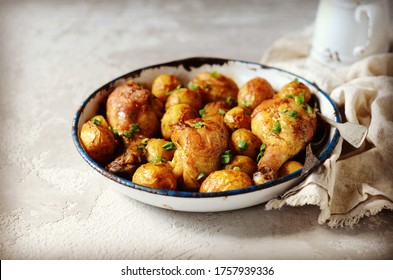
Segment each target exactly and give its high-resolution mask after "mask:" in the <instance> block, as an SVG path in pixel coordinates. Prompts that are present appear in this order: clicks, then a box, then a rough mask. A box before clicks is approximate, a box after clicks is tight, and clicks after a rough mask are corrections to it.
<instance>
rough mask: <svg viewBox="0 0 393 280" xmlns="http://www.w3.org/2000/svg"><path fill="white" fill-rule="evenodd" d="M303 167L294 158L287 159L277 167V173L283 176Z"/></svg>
mask: <svg viewBox="0 0 393 280" xmlns="http://www.w3.org/2000/svg"><path fill="white" fill-rule="evenodd" d="M301 168H303V165H302V164H301V163H300V162H298V161H295V160H289V161H287V162H285V163H284V164H283V165H282V166H281V167H280V169H279V171H278V175H279V177H283V176H286V175H289V174H291V173H293V172H295V171H297V170H299V169H301Z"/></svg>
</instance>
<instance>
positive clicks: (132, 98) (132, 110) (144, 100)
mask: <svg viewBox="0 0 393 280" xmlns="http://www.w3.org/2000/svg"><path fill="white" fill-rule="evenodd" d="M158 108H160V106H159V104H158V100H156V99H155V98H154V96H153V95H152V94H151V92H150V91H149V90H147V89H145V88H143V87H142V86H140V85H138V84H136V83H135V82H134V81H128V82H127V83H124V84H122V85H119V86H117V87H116V88H115V89H114V90H113V91H112V93H110V95H109V97H108V100H107V102H106V116H107V119H108V123H109V125H110V126H111V127H112V128H113V129H115V130H117V131H118V133H119V135H120V136H123V137H125V138H133V137H134V136H135V135H144V136H145V137H149V138H150V137H154V136H155V135H156V134H157V133H158V132H159V129H160V118H161V116H162V111H160V110H158Z"/></svg>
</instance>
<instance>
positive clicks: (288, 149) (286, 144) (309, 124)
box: [251, 98, 317, 184]
mask: <svg viewBox="0 0 393 280" xmlns="http://www.w3.org/2000/svg"><path fill="white" fill-rule="evenodd" d="M251 118H252V119H251V130H252V132H253V133H254V134H255V135H257V136H258V137H259V138H260V139H261V140H262V143H264V144H266V149H265V151H264V155H263V156H262V157H261V159H260V160H259V162H258V171H257V172H256V173H254V176H253V180H254V183H255V184H263V183H265V182H267V181H270V180H274V179H276V178H277V177H278V174H277V173H278V170H279V169H280V167H281V165H283V164H284V163H285V162H286V161H287V160H288V159H290V158H292V157H293V156H295V155H296V154H298V153H299V152H300V151H301V150H302V149H303V148H304V147H305V146H306V145H307V144H308V143H309V142H310V141H311V139H312V138H313V136H314V133H315V131H316V124H317V122H316V120H317V118H316V114H315V112H314V111H313V110H312V109H311V107H309V106H308V105H307V104H303V100H299V98H296V100H295V99H294V98H274V99H268V100H265V101H263V102H262V103H261V104H260V105H259V106H258V107H256V108H255V110H254V111H253V113H252V116H251Z"/></svg>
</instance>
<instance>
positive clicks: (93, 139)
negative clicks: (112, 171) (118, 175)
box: [80, 115, 117, 164]
mask: <svg viewBox="0 0 393 280" xmlns="http://www.w3.org/2000/svg"><path fill="white" fill-rule="evenodd" d="M80 140H81V143H82V145H83V148H84V149H85V151H86V153H87V154H88V155H89V156H90V157H91V158H92V159H93V160H95V161H96V162H98V163H99V164H105V163H108V162H109V161H110V160H111V159H112V157H113V156H114V152H115V149H116V145H117V141H116V139H115V137H114V135H113V132H112V131H111V130H110V129H109V127H108V123H107V122H106V120H105V119H104V117H103V116H100V115H98V116H95V117H93V118H92V119H91V120H89V121H87V122H86V123H84V124H83V125H82V129H81V132H80Z"/></svg>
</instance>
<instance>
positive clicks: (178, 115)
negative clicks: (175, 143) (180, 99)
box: [161, 104, 199, 140]
mask: <svg viewBox="0 0 393 280" xmlns="http://www.w3.org/2000/svg"><path fill="white" fill-rule="evenodd" d="M197 117H199V115H198V112H197V111H196V110H195V109H194V108H192V107H191V106H190V105H188V104H177V105H174V106H171V107H169V108H168V110H167V111H166V112H165V114H164V116H163V117H162V119H161V133H162V136H163V137H164V138H165V139H166V140H169V139H171V135H172V127H173V125H175V124H177V123H179V122H184V121H186V120H189V119H195V118H197Z"/></svg>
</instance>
